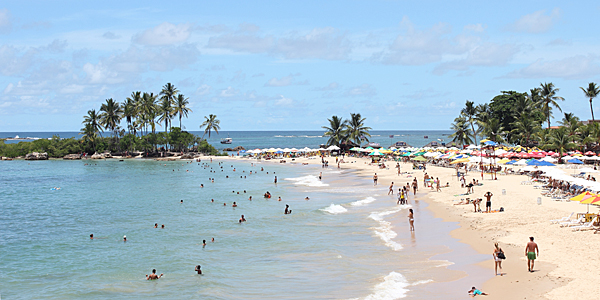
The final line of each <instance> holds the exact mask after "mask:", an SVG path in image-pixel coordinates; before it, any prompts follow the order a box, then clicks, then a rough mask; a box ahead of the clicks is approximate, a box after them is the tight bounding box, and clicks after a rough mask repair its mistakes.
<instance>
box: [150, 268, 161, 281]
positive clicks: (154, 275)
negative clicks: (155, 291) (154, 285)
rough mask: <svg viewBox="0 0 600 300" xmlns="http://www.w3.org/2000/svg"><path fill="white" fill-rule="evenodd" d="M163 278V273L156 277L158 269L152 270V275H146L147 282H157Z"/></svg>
mask: <svg viewBox="0 0 600 300" xmlns="http://www.w3.org/2000/svg"><path fill="white" fill-rule="evenodd" d="M162 276H163V274H162V273H160V275H156V269H152V274H150V275H148V274H146V280H156V279H160V278H161V277H162Z"/></svg>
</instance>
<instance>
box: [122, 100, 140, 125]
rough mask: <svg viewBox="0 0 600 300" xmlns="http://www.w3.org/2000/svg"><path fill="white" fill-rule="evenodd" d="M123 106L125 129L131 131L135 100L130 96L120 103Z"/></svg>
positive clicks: (134, 113) (134, 114)
mask: <svg viewBox="0 0 600 300" xmlns="http://www.w3.org/2000/svg"><path fill="white" fill-rule="evenodd" d="M122 107H123V117H124V118H125V122H127V130H128V131H129V133H131V129H132V127H133V118H135V116H136V114H137V113H136V109H135V102H134V100H133V99H131V98H127V99H125V101H123V104H122Z"/></svg>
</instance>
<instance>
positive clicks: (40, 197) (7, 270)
mask: <svg viewBox="0 0 600 300" xmlns="http://www.w3.org/2000/svg"><path fill="white" fill-rule="evenodd" d="M86 163H90V164H91V165H87V166H86V165H85V164H86ZM204 163H207V164H208V167H204V166H203V165H202V164H204ZM250 164H251V162H246V161H244V162H240V161H223V162H222V164H221V166H223V168H222V169H221V168H220V166H219V164H218V162H217V161H216V160H215V161H214V162H212V163H209V162H208V161H204V160H203V161H202V163H200V164H199V163H196V162H194V163H189V164H188V163H187V162H186V161H178V162H156V161H152V160H126V161H124V162H119V161H117V160H106V161H35V162H27V161H11V162H1V163H0V171H1V172H0V188H1V189H2V191H4V195H2V199H1V200H0V210H1V211H2V214H1V215H0V222H1V223H2V224H4V225H3V226H0V261H1V262H2V264H1V265H0V292H1V293H2V296H4V297H5V298H7V299H37V298H44V299H46V298H61V299H71V298H72V299H75V298H77V299H80V298H86V299H107V298H115V297H117V298H140V297H156V298H166V297H168V298H174V299H179V298H192V297H203V298H211V299H284V298H285V299H308V298H321V299H347V298H358V299H397V298H402V297H409V298H414V299H420V298H423V296H425V293H424V291H426V287H427V286H430V284H429V283H430V282H439V281H444V280H449V279H452V278H454V277H459V276H460V275H459V274H457V273H456V272H455V271H451V270H446V268H445V267H444V266H445V265H448V264H450V263H448V261H445V260H444V259H438V260H430V259H429V257H431V256H432V255H436V254H440V253H444V252H448V248H453V247H457V242H456V241H454V240H452V239H443V240H439V241H437V242H436V239H435V238H433V237H434V236H435V235H430V234H428V233H427V232H430V233H433V232H436V234H440V235H444V234H447V232H449V230H450V227H448V228H445V227H443V226H438V225H439V224H442V222H441V221H440V220H437V219H434V218H433V217H432V216H431V215H430V214H429V215H428V214H427V213H425V212H424V206H425V205H422V204H420V203H419V202H418V201H414V200H413V201H411V202H412V205H411V207H413V208H414V209H415V214H416V216H417V218H416V223H415V226H416V227H417V233H416V234H414V235H411V233H410V232H409V231H408V224H407V222H406V215H407V209H408V208H409V206H397V205H396V204H395V197H392V196H387V195H385V194H384V190H386V187H382V186H379V187H373V186H372V185H371V183H370V182H366V181H365V180H364V179H363V178H361V177H359V176H357V175H356V174H354V173H352V172H348V171H343V172H342V171H338V170H336V169H334V168H330V169H321V168H318V167H314V166H300V165H295V166H289V165H288V166H284V165H278V164H273V163H258V164H257V165H255V166H251V165H250ZM165 165H166V166H165ZM232 165H233V166H234V167H235V169H236V171H233V167H231V166H232ZM261 167H263V168H264V169H265V170H264V171H262V172H261V171H260V168H261ZM211 168H212V170H211ZM221 170H222V171H221ZM251 170H252V171H253V174H252V175H251V174H250V173H249V172H250V171H251ZM266 172H269V174H267V173H266ZM319 172H323V180H322V181H319V180H318V178H317V175H318V173H319ZM226 176H229V178H226ZM240 176H242V178H240ZM244 176H245V178H243V177H244ZM274 176H277V177H278V184H277V185H275V184H274V183H273V179H274ZM208 178H215V182H214V183H211V182H210V180H208ZM200 184H203V185H204V188H200ZM53 187H60V188H61V189H60V190H51V188H53ZM244 190H246V193H244V192H243V191H244ZM267 190H268V191H270V192H271V194H272V195H273V198H271V199H264V198H263V197H262V194H263V193H264V192H265V191H267ZM232 191H235V193H232ZM237 192H240V194H239V195H238V194H237ZM249 196H252V198H253V199H252V201H249V200H248V197H249ZM279 196H281V197H282V199H283V201H282V202H278V201H277V197H279ZM307 196H308V197H310V200H309V201H306V200H304V198H305V197H307ZM182 199H183V200H184V203H183V204H181V203H180V200H182ZM211 199H214V200H215V202H214V203H212V202H211V201H210V200H211ZM233 201H236V202H237V204H238V207H236V208H233V207H231V204H232V202H233ZM223 203H226V204H227V205H226V206H224V205H223ZM285 204H289V205H290V207H291V209H292V211H293V213H292V214H291V215H284V214H283V210H284V208H285ZM422 210H423V212H422ZM242 214H244V215H245V217H246V219H247V220H248V221H247V222H246V223H243V224H239V223H238V222H237V220H238V219H239V217H240V215H242ZM154 223H158V225H159V227H160V225H161V224H165V229H160V228H153V226H154ZM436 226H438V228H437V229H435V227H436ZM91 233H93V234H94V237H95V239H94V240H90V239H89V234H91ZM123 235H127V239H128V241H127V242H126V243H124V242H123V241H122V239H123ZM213 237H214V238H215V242H214V243H212V242H211V241H210V240H211V238H213ZM202 240H206V241H207V244H208V245H207V246H206V247H202ZM440 241H443V243H444V245H442V244H440ZM197 264H200V265H202V269H203V272H204V275H202V276H199V275H196V274H194V266H195V265H197ZM152 268H156V269H157V273H164V274H165V277H163V278H162V279H160V280H158V281H153V282H148V281H146V280H144V275H145V274H149V272H150V270H151V269H152ZM461 290H462V289H461ZM440 299H441V298H440Z"/></svg>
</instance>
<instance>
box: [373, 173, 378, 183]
mask: <svg viewBox="0 0 600 300" xmlns="http://www.w3.org/2000/svg"><path fill="white" fill-rule="evenodd" d="M376 185H377V173H375V175H373V186H376Z"/></svg>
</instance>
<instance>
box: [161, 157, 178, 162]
mask: <svg viewBox="0 0 600 300" xmlns="http://www.w3.org/2000/svg"><path fill="white" fill-rule="evenodd" d="M156 160H157V161H174V160H177V159H176V158H175V157H159V158H156Z"/></svg>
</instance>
